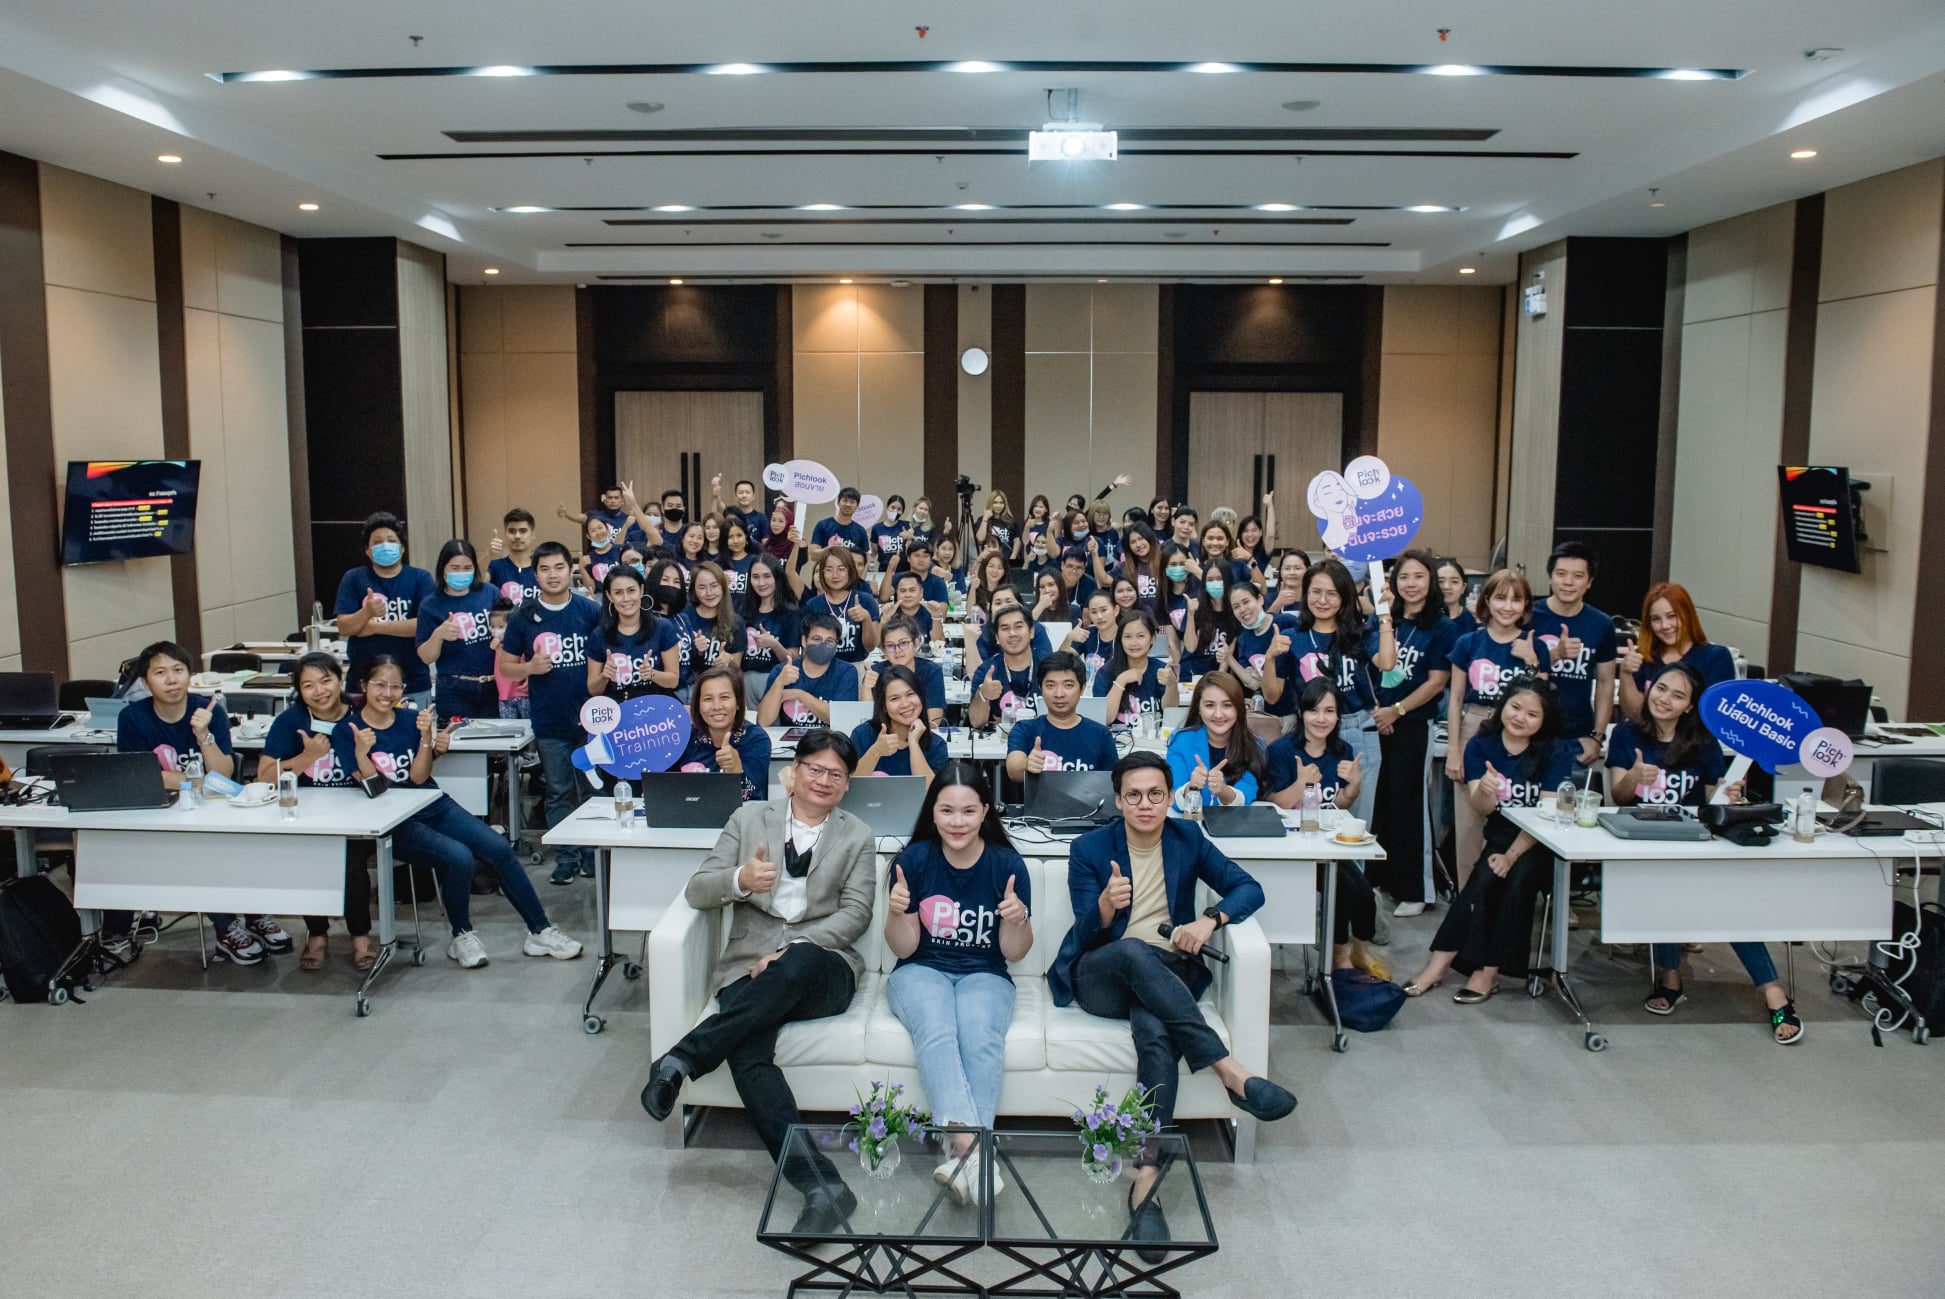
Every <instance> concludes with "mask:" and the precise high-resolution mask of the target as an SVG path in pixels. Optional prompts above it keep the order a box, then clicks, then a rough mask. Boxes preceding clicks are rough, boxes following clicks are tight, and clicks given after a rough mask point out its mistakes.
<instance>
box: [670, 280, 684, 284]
mask: <svg viewBox="0 0 1945 1299" xmlns="http://www.w3.org/2000/svg"><path fill="white" fill-rule="evenodd" d="M669 283H670V284H680V283H682V281H681V280H670V281H669Z"/></svg>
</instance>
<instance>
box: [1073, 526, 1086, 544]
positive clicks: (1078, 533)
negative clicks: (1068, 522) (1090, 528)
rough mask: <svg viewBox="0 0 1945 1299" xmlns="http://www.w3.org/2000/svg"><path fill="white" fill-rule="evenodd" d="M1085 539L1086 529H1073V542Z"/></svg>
mask: <svg viewBox="0 0 1945 1299" xmlns="http://www.w3.org/2000/svg"><path fill="white" fill-rule="evenodd" d="M1086 538H1087V529H1086V528H1075V529H1074V540H1075V541H1083V540H1085V539H1086Z"/></svg>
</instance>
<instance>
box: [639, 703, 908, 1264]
mask: <svg viewBox="0 0 1945 1299" xmlns="http://www.w3.org/2000/svg"><path fill="white" fill-rule="evenodd" d="M855 765H857V752H856V750H855V749H854V748H853V747H852V744H851V741H850V739H849V738H848V737H847V736H844V735H841V734H839V733H838V732H836V731H830V730H817V731H812V732H811V733H810V734H808V735H806V736H805V737H804V738H803V739H802V740H800V741H798V743H797V757H796V761H795V762H794V764H793V765H792V768H791V781H790V785H791V791H792V792H791V793H790V794H788V795H787V796H785V797H784V798H782V799H780V800H778V801H776V802H770V803H751V804H748V805H747V806H745V807H742V808H740V809H738V810H737V812H736V814H735V815H734V816H732V817H730V819H729V824H727V825H725V826H724V827H723V833H722V837H721V838H719V839H718V840H717V841H716V846H715V847H714V848H712V849H710V851H709V855H708V856H707V857H705V858H703V861H702V865H701V866H699V867H697V868H696V873H695V874H694V875H693V876H691V877H690V879H689V886H688V890H687V894H686V895H687V897H688V900H689V905H690V906H692V907H695V908H696V909H698V910H701V909H703V908H709V907H730V908H732V909H733V916H732V918H731V921H730V929H729V941H728V943H727V945H726V946H725V947H724V948H723V955H722V958H721V959H720V960H719V961H718V962H717V963H716V971H715V983H716V986H717V987H718V989H720V991H719V992H718V994H717V1010H716V1013H715V1014H713V1015H711V1016H710V1017H709V1018H707V1019H705V1020H703V1021H702V1023H700V1024H698V1025H696V1027H695V1028H693V1029H691V1030H690V1032H689V1034H688V1036H686V1037H684V1038H683V1039H682V1040H681V1041H680V1042H678V1043H676V1044H675V1046H674V1047H673V1048H672V1049H671V1050H670V1051H669V1053H668V1054H667V1055H664V1056H663V1057H662V1058H661V1059H659V1060H657V1061H656V1062H655V1064H654V1065H653V1066H652V1067H651V1069H650V1072H649V1078H648V1085H647V1086H645V1087H643V1088H642V1108H643V1109H645V1110H647V1111H648V1113H649V1115H650V1117H652V1118H655V1119H658V1120H660V1119H665V1118H667V1117H668V1115H669V1112H670V1111H671V1110H672V1109H674V1107H675V1100H676V1097H677V1095H678V1094H679V1093H680V1092H681V1090H682V1083H683V1080H684V1079H685V1078H699V1077H701V1076H702V1075H703V1074H706V1073H709V1072H710V1071H711V1070H713V1069H715V1068H716V1067H717V1066H718V1065H723V1064H727V1065H728V1066H729V1072H730V1077H731V1078H732V1079H734V1080H735V1083H736V1091H737V1094H738V1095H739V1096H741V1097H742V1098H743V1107H744V1108H745V1109H746V1110H748V1111H749V1115H750V1119H751V1121H752V1122H753V1123H754V1124H755V1125H756V1130H757V1132H758V1134H759V1135H761V1136H762V1138H763V1143H764V1144H765V1145H766V1146H768V1147H769V1148H770V1156H771V1158H773V1159H774V1158H776V1157H777V1154H778V1152H779V1151H780V1150H781V1149H782V1146H783V1138H784V1134H785V1133H786V1132H787V1131H788V1130H789V1127H790V1125H791V1124H793V1123H798V1122H801V1121H802V1118H801V1116H800V1115H799V1113H798V1111H797V1099H796V1097H795V1096H793V1095H792V1094H791V1091H790V1084H789V1082H788V1081H787V1080H786V1079H785V1078H784V1076H783V1071H782V1070H781V1069H779V1068H777V1063H776V1059H775V1057H776V1049H777V1031H778V1030H779V1029H781V1028H782V1027H783V1026H784V1025H785V1024H788V1023H791V1022H793V1021H795V1020H801V1019H822V1018H824V1017H825V1016H828V1015H839V1014H842V1013H844V1010H845V1009H846V1007H848V1006H849V1005H850V1004H851V995H852V994H853V993H854V992H855V991H856V990H857V986H858V975H859V974H860V973H862V972H863V969H864V962H863V960H862V959H861V958H860V957H859V956H858V953H857V952H856V951H855V950H854V945H855V944H856V943H857V941H858V939H860V938H861V937H863V936H864V933H865V930H866V929H867V928H868V927H869V926H870V924H871V902H872V892H873V890H874V889H875V888H876V886H877V869H876V867H877V853H878V845H877V839H876V837H875V836H874V835H873V834H872V832H871V827H870V826H868V825H866V824H865V823H864V822H863V821H861V820H859V819H858V818H857V817H855V816H853V815H851V814H850V813H849V812H845V811H842V810H840V809H839V807H838V803H839V801H840V800H842V799H843V797H844V791H845V790H846V789H847V788H848V787H849V785H850V780H851V769H852V767H854V766H855ZM790 1162H792V1163H794V1162H795V1161H790ZM820 1165H821V1167H820ZM783 1174H784V1176H785V1178H787V1179H788V1180H789V1181H790V1183H791V1184H792V1185H793V1186H795V1187H797V1189H798V1190H800V1191H802V1192H803V1193H804V1195H805V1198H806V1204H805V1208H804V1219H803V1220H802V1221H801V1222H800V1223H799V1225H800V1226H801V1227H803V1228H804V1229H805V1230H809V1231H823V1230H829V1229H830V1228H831V1227H833V1226H835V1225H836V1222H837V1221H838V1220H839V1219H841V1218H842V1217H843V1216H844V1215H845V1214H847V1213H849V1212H850V1210H851V1207H852V1204H853V1202H852V1201H851V1200H850V1198H849V1192H847V1191H845V1190H844V1189H843V1187H844V1184H843V1182H842V1181H841V1180H840V1179H839V1178H838V1176H837V1173H836V1170H835V1169H833V1168H831V1167H830V1164H829V1161H828V1160H826V1159H825V1158H824V1156H823V1155H822V1154H819V1153H816V1152H813V1153H812V1155H811V1157H810V1158H809V1159H807V1160H806V1161H804V1163H803V1164H802V1165H801V1166H797V1167H792V1166H786V1167H785V1168H784V1170H783Z"/></svg>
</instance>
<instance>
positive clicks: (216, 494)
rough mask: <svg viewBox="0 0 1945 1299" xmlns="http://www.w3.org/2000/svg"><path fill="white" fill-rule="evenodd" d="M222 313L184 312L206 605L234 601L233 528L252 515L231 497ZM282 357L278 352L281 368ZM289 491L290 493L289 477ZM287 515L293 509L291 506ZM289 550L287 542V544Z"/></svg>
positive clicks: (200, 590) (200, 585)
mask: <svg viewBox="0 0 1945 1299" xmlns="http://www.w3.org/2000/svg"><path fill="white" fill-rule="evenodd" d="M222 321H223V318H222V317H221V316H219V315H217V314H216V313H215V312H213V311H185V312H183V327H184V345H185V351H186V353H187V362H188V364H187V369H188V372H189V452H190V454H191V455H193V456H194V457H196V458H197V459H198V460H201V461H202V462H203V472H202V480H201V487H200V492H199V495H200V497H201V501H200V505H199V508H198V509H197V512H196V590H197V597H198V599H199V600H200V601H201V602H202V606H203V607H204V608H205V609H209V608H214V607H216V606H219V605H228V604H232V603H234V602H235V599H236V597H235V594H234V592H235V583H234V582H233V580H232V577H231V570H230V565H231V553H232V552H233V551H234V550H235V549H236V547H235V545H234V544H233V543H232V539H231V532H232V529H233V528H235V527H240V528H241V529H243V530H245V531H246V532H247V530H248V529H249V527H250V518H251V516H250V514H249V513H248V512H247V511H246V512H245V513H243V514H238V513H236V511H235V508H234V506H233V505H232V504H231V502H230V499H229V492H228V489H227V487H226V484H227V482H228V480H229V468H228V459H229V457H228V455H227V453H226V448H225V446H224V436H223V331H222ZM282 368H283V358H282V356H281V355H280V356H279V357H278V370H279V372H280V373H281V371H282ZM284 495H285V498H286V499H288V498H289V495H290V484H289V480H288V479H286V480H285V482H284ZM285 513H286V517H288V513H289V511H288V508H286V511H285ZM285 549H286V550H288V549H289V547H288V545H286V547H285Z"/></svg>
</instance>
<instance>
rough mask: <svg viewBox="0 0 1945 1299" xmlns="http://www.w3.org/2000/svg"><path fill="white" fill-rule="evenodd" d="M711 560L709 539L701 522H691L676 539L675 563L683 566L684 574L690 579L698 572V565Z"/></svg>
mask: <svg viewBox="0 0 1945 1299" xmlns="http://www.w3.org/2000/svg"><path fill="white" fill-rule="evenodd" d="M708 558H709V542H708V537H707V536H706V535H705V533H704V532H703V527H702V524H701V522H700V521H698V520H694V519H692V520H690V521H689V524H688V526H686V527H684V528H683V529H682V531H681V533H680V534H679V536H678V537H677V539H676V546H675V561H676V563H678V564H680V565H681V566H682V574H683V576H684V577H688V576H689V575H691V574H693V573H694V572H695V571H696V565H697V564H700V563H702V562H703V561H704V560H706V559H708Z"/></svg>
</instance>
